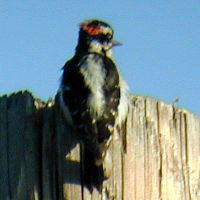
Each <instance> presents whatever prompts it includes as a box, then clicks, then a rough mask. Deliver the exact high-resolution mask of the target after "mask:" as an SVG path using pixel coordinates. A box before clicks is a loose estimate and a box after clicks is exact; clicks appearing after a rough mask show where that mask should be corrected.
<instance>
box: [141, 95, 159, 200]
mask: <svg viewBox="0 0 200 200" xmlns="http://www.w3.org/2000/svg"><path fill="white" fill-rule="evenodd" d="M145 105H146V106H145V108H146V109H145V110H146V111H145V113H146V114H145V115H146V134H147V148H146V154H147V162H146V165H145V171H146V173H145V174H146V178H145V185H146V186H145V188H146V190H145V193H146V195H145V198H146V199H149V200H156V199H159V197H160V153H161V151H160V142H159V134H158V109H157V108H158V106H157V105H158V103H157V102H156V101H155V100H154V99H151V98H147V99H146V101H145Z"/></svg>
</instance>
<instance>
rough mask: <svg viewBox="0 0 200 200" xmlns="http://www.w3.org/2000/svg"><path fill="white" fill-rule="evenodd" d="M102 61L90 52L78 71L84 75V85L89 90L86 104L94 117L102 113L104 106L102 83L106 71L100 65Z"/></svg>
mask: <svg viewBox="0 0 200 200" xmlns="http://www.w3.org/2000/svg"><path fill="white" fill-rule="evenodd" d="M83 59H85V58H83ZM102 62H103V61H102V59H101V57H100V56H97V55H96V54H91V55H89V56H87V58H86V60H85V61H84V62H82V63H81V65H80V72H81V73H82V75H83V77H84V80H85V83H86V85H87V86H88V88H89V89H90V91H91V94H90V95H89V96H88V99H87V105H88V109H89V111H90V114H91V115H92V116H93V117H94V118H96V117H98V116H101V115H102V114H103V111H104V106H105V98H104V93H103V85H104V81H105V76H106V73H105V70H104V69H103V67H102V66H103V63H102Z"/></svg>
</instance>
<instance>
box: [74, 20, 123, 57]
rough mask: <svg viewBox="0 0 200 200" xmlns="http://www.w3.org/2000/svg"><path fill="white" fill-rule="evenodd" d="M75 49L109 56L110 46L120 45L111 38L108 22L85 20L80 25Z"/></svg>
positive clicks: (111, 32) (111, 33)
mask: <svg viewBox="0 0 200 200" xmlns="http://www.w3.org/2000/svg"><path fill="white" fill-rule="evenodd" d="M79 27H80V32H79V41H78V46H77V50H81V51H88V52H94V53H100V54H104V55H106V56H108V57H109V56H111V52H112V51H111V48H112V47H113V46H116V45H120V43H119V42H117V41H115V40H113V33H114V32H113V29H112V28H111V26H110V25H109V24H107V23H106V22H103V21H99V20H96V19H95V20H86V21H84V22H82V23H81V24H80V25H79Z"/></svg>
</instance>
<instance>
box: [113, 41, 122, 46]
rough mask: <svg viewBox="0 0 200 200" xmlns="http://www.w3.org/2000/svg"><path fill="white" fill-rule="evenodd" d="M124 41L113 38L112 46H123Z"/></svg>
mask: <svg viewBox="0 0 200 200" xmlns="http://www.w3.org/2000/svg"><path fill="white" fill-rule="evenodd" d="M121 45H122V43H121V42H118V41H117V40H112V46H121Z"/></svg>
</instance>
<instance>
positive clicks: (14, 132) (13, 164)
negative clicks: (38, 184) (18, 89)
mask: <svg viewBox="0 0 200 200" xmlns="http://www.w3.org/2000/svg"><path fill="white" fill-rule="evenodd" d="M7 106H8V110H7V112H8V165H9V167H8V168H9V170H8V171H9V172H8V173H9V187H10V195H11V199H16V200H18V199H19V200H20V199H28V193H27V184H26V167H25V155H24V145H25V144H24V129H25V118H26V116H25V115H26V113H25V101H24V96H23V94H22V93H18V94H16V95H12V96H10V98H9V99H8V104H7Z"/></svg>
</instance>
